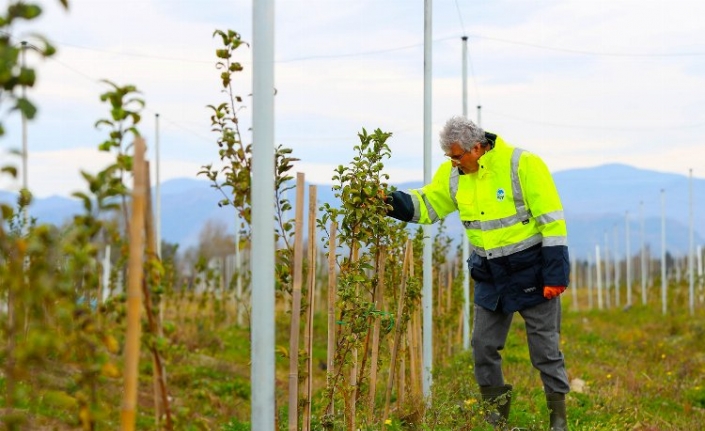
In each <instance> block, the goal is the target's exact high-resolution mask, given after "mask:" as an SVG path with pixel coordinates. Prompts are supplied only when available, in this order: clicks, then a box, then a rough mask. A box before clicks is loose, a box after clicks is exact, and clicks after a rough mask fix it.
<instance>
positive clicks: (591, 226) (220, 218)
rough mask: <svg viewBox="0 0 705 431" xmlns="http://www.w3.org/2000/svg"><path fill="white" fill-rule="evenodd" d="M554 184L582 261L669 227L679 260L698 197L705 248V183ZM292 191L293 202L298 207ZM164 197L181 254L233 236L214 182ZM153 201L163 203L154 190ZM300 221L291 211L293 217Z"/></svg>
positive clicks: (621, 172) (57, 214)
mask: <svg viewBox="0 0 705 431" xmlns="http://www.w3.org/2000/svg"><path fill="white" fill-rule="evenodd" d="M554 180H555V183H556V186H557V187H558V190H559V193H560V195H561V199H562V201H563V207H564V211H565V216H566V220H567V223H568V238H569V245H570V249H571V254H573V255H575V256H577V257H579V258H581V259H585V258H587V257H588V256H591V258H594V256H595V246H600V248H601V249H602V250H604V248H605V247H607V248H608V249H609V251H610V253H614V252H616V253H617V255H620V256H622V255H624V253H625V250H626V247H627V241H626V228H627V225H628V226H629V241H628V244H629V246H630V254H632V255H634V254H636V253H638V250H639V249H640V247H641V244H642V223H643V243H644V245H646V246H647V247H649V249H650V252H651V254H652V255H653V256H659V255H660V253H661V241H662V222H663V221H664V220H665V227H666V233H665V238H666V250H667V251H668V252H669V253H670V254H672V255H674V256H683V255H685V254H686V253H687V250H688V246H689V240H690V238H689V226H690V220H691V193H692V197H693V199H692V202H693V203H692V217H693V226H694V241H695V244H696V245H703V244H704V243H705V241H704V240H703V234H705V179H699V178H693V179H692V183H691V180H690V178H689V177H688V176H685V175H677V174H669V173H662V172H656V171H650V170H644V169H638V168H635V167H632V166H628V165H623V164H606V165H602V166H597V167H592V168H584V169H571V170H565V171H558V172H555V173H554ZM421 185H422V183H421V182H409V183H401V184H394V186H395V187H397V188H398V189H402V190H404V189H410V188H418V187H420V186H421ZM691 185H692V186H691ZM691 190H692V191H691ZM292 192H293V191H292ZM292 192H290V193H291V195H290V196H289V199H290V201H292V204H293V202H294V201H295V199H294V196H293V193H292ZM160 193H161V213H162V224H161V228H162V239H163V240H165V241H168V242H171V243H178V244H179V245H180V250H184V249H186V248H188V247H191V246H194V245H196V244H197V243H198V238H199V233H200V232H201V230H202V229H203V227H204V226H205V224H206V223H207V222H208V221H209V220H212V221H217V222H222V223H224V224H225V225H226V226H228V230H229V232H231V233H232V232H233V231H234V223H233V218H234V216H233V209H232V207H219V206H218V201H219V200H220V199H221V198H222V196H221V195H220V194H219V192H218V191H217V190H215V189H214V188H213V187H211V184H210V183H209V182H208V181H206V180H202V179H192V178H178V179H172V180H168V181H165V182H163V183H162V184H161V187H160ZM152 196H153V197H154V196H156V193H155V191H154V190H153V192H152ZM317 196H318V199H317V200H318V202H319V205H320V204H323V203H324V202H327V203H330V204H331V205H333V206H337V205H338V203H337V200H336V198H335V195H334V192H333V190H332V187H331V186H330V185H318V188H317ZM0 202H6V203H12V204H14V203H15V202H16V194H13V193H9V192H2V191H0ZM306 205H307V206H308V204H306ZM80 212H81V204H80V202H79V201H78V200H76V199H74V198H71V197H62V196H51V197H47V198H36V199H35V200H34V201H33V202H32V205H31V206H30V211H29V213H30V215H31V216H32V217H35V218H36V219H37V221H38V222H39V223H51V224H56V225H61V224H62V223H64V222H65V221H67V220H69V219H70V218H71V217H72V215H73V214H77V213H80ZM293 214H294V213H293V211H292V212H291V214H290V216H292V217H293ZM446 226H447V229H446V232H447V233H448V235H450V236H451V237H452V238H461V236H462V235H463V232H462V227H461V225H460V223H459V221H458V218H457V215H455V214H453V215H451V216H449V217H448V219H447V221H446Z"/></svg>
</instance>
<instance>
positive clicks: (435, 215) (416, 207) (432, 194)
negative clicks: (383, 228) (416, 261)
mask: <svg viewBox="0 0 705 431" xmlns="http://www.w3.org/2000/svg"><path fill="white" fill-rule="evenodd" d="M451 168H452V165H451V164H450V162H447V164H445V163H444V164H443V165H441V167H440V168H439V169H438V171H436V174H435V175H434V176H433V181H431V182H430V183H428V184H426V185H425V186H423V187H422V188H420V189H412V190H408V191H406V192H402V191H395V192H392V194H391V195H390V196H388V197H387V201H386V202H387V203H388V204H390V205H391V206H392V210H391V211H389V212H387V215H388V216H390V217H393V218H396V219H398V220H401V221H406V222H410V223H419V224H432V223H435V222H437V221H438V220H440V219H442V218H444V217H445V216H447V215H448V214H450V213H451V212H453V211H455V210H457V206H456V205H455V202H454V201H453V198H452V197H451V196H450V169H451Z"/></svg>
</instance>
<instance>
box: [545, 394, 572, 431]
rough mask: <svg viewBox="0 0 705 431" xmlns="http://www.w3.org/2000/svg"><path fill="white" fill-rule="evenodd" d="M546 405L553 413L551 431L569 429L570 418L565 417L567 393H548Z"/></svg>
mask: <svg viewBox="0 0 705 431" xmlns="http://www.w3.org/2000/svg"><path fill="white" fill-rule="evenodd" d="M546 405H548V412H549V414H550V415H551V416H550V418H551V428H550V431H568V420H567V419H566V417H565V394H559V393H546Z"/></svg>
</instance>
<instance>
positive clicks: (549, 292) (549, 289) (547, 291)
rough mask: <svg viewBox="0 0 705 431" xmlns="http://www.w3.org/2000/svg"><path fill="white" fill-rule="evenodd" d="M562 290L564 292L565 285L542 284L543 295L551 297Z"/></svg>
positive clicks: (547, 297)
mask: <svg viewBox="0 0 705 431" xmlns="http://www.w3.org/2000/svg"><path fill="white" fill-rule="evenodd" d="M563 292H565V286H544V288H543V297H544V298H546V299H553V298H555V297H557V296H558V295H560V294H561V293H563Z"/></svg>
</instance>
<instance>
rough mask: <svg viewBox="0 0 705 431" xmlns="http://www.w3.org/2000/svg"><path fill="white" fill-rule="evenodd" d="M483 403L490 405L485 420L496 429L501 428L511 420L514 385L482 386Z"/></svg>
mask: <svg viewBox="0 0 705 431" xmlns="http://www.w3.org/2000/svg"><path fill="white" fill-rule="evenodd" d="M480 394H481V395H482V401H483V402H485V403H487V404H489V406H488V408H489V409H490V411H489V413H487V414H486V415H485V420H486V421H487V422H489V423H490V424H492V425H493V426H495V427H498V428H501V427H504V426H505V425H506V424H507V420H509V407H510V406H511V404H512V385H504V386H480Z"/></svg>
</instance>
